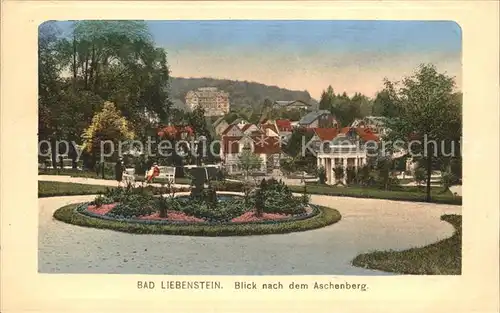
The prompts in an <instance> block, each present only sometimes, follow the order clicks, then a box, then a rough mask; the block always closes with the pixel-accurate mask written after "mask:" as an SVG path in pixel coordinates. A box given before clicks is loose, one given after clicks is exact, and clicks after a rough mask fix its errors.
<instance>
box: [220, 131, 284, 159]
mask: <svg viewBox="0 0 500 313" xmlns="http://www.w3.org/2000/svg"><path fill="white" fill-rule="evenodd" d="M243 138H244V137H241V136H237V137H236V136H224V137H222V149H223V152H224V154H237V153H238V152H239V142H240V141H241V139H243ZM249 138H251V139H252V140H253V142H254V153H256V154H276V153H280V152H281V147H280V145H279V140H278V138H277V137H272V136H263V135H262V134H256V135H253V136H250V137H249Z"/></svg>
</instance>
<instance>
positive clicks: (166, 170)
mask: <svg viewBox="0 0 500 313" xmlns="http://www.w3.org/2000/svg"><path fill="white" fill-rule="evenodd" d="M158 168H159V169H160V174H158V176H156V177H155V178H158V179H162V180H166V181H168V182H170V183H171V184H173V183H175V166H158Z"/></svg>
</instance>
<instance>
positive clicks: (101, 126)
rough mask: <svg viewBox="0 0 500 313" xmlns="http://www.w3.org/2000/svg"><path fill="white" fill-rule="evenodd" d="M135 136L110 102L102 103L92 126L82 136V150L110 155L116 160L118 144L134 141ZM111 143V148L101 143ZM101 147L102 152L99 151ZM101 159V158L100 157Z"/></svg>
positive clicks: (125, 120)
mask: <svg viewBox="0 0 500 313" xmlns="http://www.w3.org/2000/svg"><path fill="white" fill-rule="evenodd" d="M134 137H135V134H134V132H133V130H132V129H131V127H130V125H129V123H128V121H127V119H126V118H125V117H123V116H122V114H121V113H120V111H119V110H118V109H117V108H116V106H115V105H114V104H113V103H112V102H106V103H104V106H103V109H102V111H100V112H98V113H96V114H95V115H94V117H93V118H92V124H91V125H90V126H89V127H88V128H87V129H85V131H84V132H83V134H82V138H83V140H84V149H85V150H86V151H87V152H91V153H93V154H95V155H101V156H102V155H103V154H110V153H112V152H115V153H112V157H113V158H116V156H118V155H117V154H116V152H118V151H119V150H118V149H119V143H120V142H123V141H127V140H132V139H134ZM105 141H111V142H112V147H111V146H108V145H105V144H104V143H103V142H105ZM101 146H102V148H103V149H105V150H104V151H103V150H102V149H101ZM101 158H102V157H101Z"/></svg>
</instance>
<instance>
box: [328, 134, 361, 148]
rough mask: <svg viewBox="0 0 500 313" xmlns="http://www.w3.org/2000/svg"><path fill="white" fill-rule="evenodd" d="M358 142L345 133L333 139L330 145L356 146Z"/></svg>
mask: <svg viewBox="0 0 500 313" xmlns="http://www.w3.org/2000/svg"><path fill="white" fill-rule="evenodd" d="M355 145H356V144H355V143H354V142H353V141H352V140H351V139H349V137H347V136H345V135H344V134H339V135H338V136H336V137H335V138H334V139H333V140H332V141H331V144H330V146H355Z"/></svg>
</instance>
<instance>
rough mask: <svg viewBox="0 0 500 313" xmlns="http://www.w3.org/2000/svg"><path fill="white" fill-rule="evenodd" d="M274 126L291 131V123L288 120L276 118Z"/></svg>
mask: <svg viewBox="0 0 500 313" xmlns="http://www.w3.org/2000/svg"><path fill="white" fill-rule="evenodd" d="M276 126H278V129H279V130H280V131H291V130H292V123H291V122H290V120H276Z"/></svg>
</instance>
